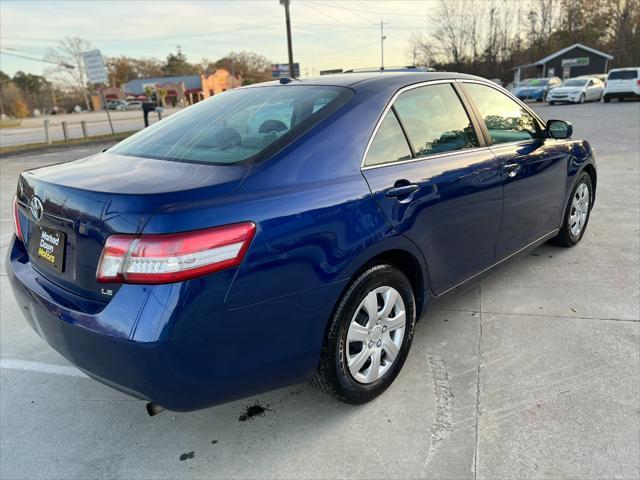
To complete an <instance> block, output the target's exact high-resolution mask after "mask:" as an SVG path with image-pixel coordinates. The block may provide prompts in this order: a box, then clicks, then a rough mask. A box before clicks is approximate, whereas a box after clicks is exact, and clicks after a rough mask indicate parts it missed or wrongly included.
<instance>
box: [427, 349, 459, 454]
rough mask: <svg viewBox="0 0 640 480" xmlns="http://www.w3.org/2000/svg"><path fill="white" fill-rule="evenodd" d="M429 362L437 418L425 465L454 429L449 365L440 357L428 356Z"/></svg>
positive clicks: (433, 425) (434, 422)
mask: <svg viewBox="0 0 640 480" xmlns="http://www.w3.org/2000/svg"><path fill="white" fill-rule="evenodd" d="M427 362H428V363H429V370H430V371H431V378H432V380H433V391H434V393H435V397H436V418H435V419H434V421H433V424H432V425H431V442H430V444H429V451H428V452H427V459H426V461H425V466H426V465H428V464H429V462H430V461H431V459H432V458H433V456H434V455H435V453H436V451H437V450H438V448H439V447H440V444H441V443H442V442H443V441H444V440H445V439H447V438H449V436H450V435H451V433H452V431H453V393H452V391H451V385H450V384H449V375H448V374H447V367H446V365H445V363H444V360H443V359H442V358H440V357H436V356H428V357H427Z"/></svg>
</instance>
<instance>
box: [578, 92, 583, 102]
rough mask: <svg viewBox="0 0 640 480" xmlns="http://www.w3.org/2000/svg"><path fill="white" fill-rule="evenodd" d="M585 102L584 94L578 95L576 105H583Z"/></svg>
mask: <svg viewBox="0 0 640 480" xmlns="http://www.w3.org/2000/svg"><path fill="white" fill-rule="evenodd" d="M584 100H585V97H584V93H581V94H580V98H579V99H578V103H580V104H583V103H584Z"/></svg>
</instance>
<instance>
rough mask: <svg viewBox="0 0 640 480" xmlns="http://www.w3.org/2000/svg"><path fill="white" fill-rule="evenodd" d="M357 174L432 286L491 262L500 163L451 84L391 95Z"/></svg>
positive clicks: (448, 284)
mask: <svg viewBox="0 0 640 480" xmlns="http://www.w3.org/2000/svg"><path fill="white" fill-rule="evenodd" d="M407 139H408V140H409V141H407ZM363 174H364V176H365V178H366V180H367V182H368V183H369V186H370V188H371V191H372V193H373V195H374V198H375V199H376V201H377V203H378V206H379V207H380V210H381V211H382V213H383V214H384V215H385V217H386V218H387V220H388V221H389V222H390V223H391V224H393V225H394V226H395V228H396V229H397V230H398V232H399V233H401V234H403V235H405V236H406V237H407V238H409V239H410V240H412V241H413V242H414V243H415V244H416V245H418V247H419V248H420V249H421V251H422V252H423V254H424V257H425V260H426V262H427V267H428V271H429V279H430V282H431V288H432V290H433V291H434V293H436V294H441V293H443V292H444V291H446V290H448V289H450V288H452V287H454V286H456V285H457V284H459V283H460V282H462V281H464V280H466V279H468V278H469V277H471V276H473V275H475V274H477V273H479V272H480V271H482V270H484V269H485V268H487V267H489V266H491V265H492V264H493V262H494V260H495V244H496V239H497V237H498V232H499V228H500V218H501V215H502V196H503V194H502V188H503V187H502V176H501V164H500V162H499V161H498V160H496V158H495V156H494V154H493V153H492V152H491V151H490V150H489V149H488V148H486V146H485V145H484V141H483V140H482V138H481V137H480V138H479V135H478V134H477V131H476V129H475V128H474V124H473V123H472V121H471V120H470V116H469V115H468V113H467V110H466V109H465V107H464V106H463V103H462V102H461V100H460V98H459V96H458V94H457V93H456V90H455V89H454V87H453V86H452V85H451V84H450V83H438V84H433V85H426V86H420V87H417V88H411V89H409V90H407V91H405V92H403V93H401V94H400V95H399V96H398V98H397V100H396V101H395V102H394V105H393V108H391V109H390V110H388V112H387V114H386V116H385V117H384V119H383V121H382V123H381V124H380V127H379V128H378V130H377V132H376V134H375V137H374V139H373V140H372V143H371V145H370V147H369V149H368V152H367V155H366V158H365V162H364V168H363Z"/></svg>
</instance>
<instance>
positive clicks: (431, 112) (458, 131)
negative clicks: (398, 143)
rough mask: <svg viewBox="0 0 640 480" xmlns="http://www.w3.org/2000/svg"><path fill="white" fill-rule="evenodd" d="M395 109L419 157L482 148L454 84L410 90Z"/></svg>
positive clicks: (402, 95)
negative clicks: (454, 88)
mask: <svg viewBox="0 0 640 480" xmlns="http://www.w3.org/2000/svg"><path fill="white" fill-rule="evenodd" d="M395 108H396V111H397V112H398V115H399V116H400V120H402V125H403V126H404V128H405V130H406V131H407V135H408V136H409V140H410V141H411V144H412V146H413V149H414V151H415V154H416V156H417V157H424V156H427V155H435V154H438V153H445V152H451V151H454V150H463V149H466V148H474V147H477V146H479V143H478V137H477V136H476V133H475V131H474V129H473V125H472V124H471V120H469V117H468V115H467V112H466V111H465V109H464V107H463V106H462V103H460V99H459V98H458V95H457V94H456V92H455V91H454V90H453V86H451V85H450V84H438V85H428V86H425V87H419V88H414V89H412V90H408V91H406V92H404V93H402V94H401V95H400V96H399V97H398V99H397V100H396V103H395Z"/></svg>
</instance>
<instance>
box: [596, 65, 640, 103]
mask: <svg viewBox="0 0 640 480" xmlns="http://www.w3.org/2000/svg"><path fill="white" fill-rule="evenodd" d="M603 98H604V101H605V102H609V101H611V99H612V98H617V99H619V100H621V101H622V100H624V99H625V98H640V67H632V68H613V69H611V70H610V71H609V75H608V76H607V81H606V82H604V97H603Z"/></svg>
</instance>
